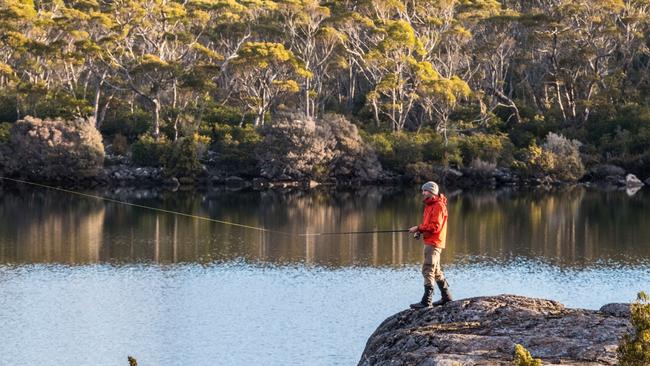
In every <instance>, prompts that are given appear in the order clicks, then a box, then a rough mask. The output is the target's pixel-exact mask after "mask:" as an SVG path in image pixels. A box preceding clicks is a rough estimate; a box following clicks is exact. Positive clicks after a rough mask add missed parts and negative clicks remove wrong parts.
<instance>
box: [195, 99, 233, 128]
mask: <svg viewBox="0 0 650 366" xmlns="http://www.w3.org/2000/svg"><path fill="white" fill-rule="evenodd" d="M203 121H205V122H207V123H208V124H211V125H219V124H228V125H231V126H237V125H239V124H240V123H241V121H242V114H241V112H240V111H238V110H237V109H235V108H232V107H228V106H224V105H221V104H218V103H210V104H209V105H208V106H206V107H205V111H204V115H203Z"/></svg>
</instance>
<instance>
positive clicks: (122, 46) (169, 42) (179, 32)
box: [106, 0, 197, 138]
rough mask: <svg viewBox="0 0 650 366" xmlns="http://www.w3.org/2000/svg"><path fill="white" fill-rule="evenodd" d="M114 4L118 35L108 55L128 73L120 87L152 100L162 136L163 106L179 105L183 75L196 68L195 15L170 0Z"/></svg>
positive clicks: (129, 0)
mask: <svg viewBox="0 0 650 366" xmlns="http://www.w3.org/2000/svg"><path fill="white" fill-rule="evenodd" d="M111 6H112V8H111V10H112V13H113V14H114V16H115V22H116V24H117V26H116V27H115V28H114V33H113V34H112V36H113V37H115V38H116V40H115V48H114V49H111V50H106V56H107V57H108V59H109V62H110V64H111V65H113V66H114V67H115V68H116V70H118V72H119V75H120V77H121V78H122V84H120V85H116V87H117V88H118V89H121V90H123V89H124V88H125V87H126V88H128V90H130V91H131V92H132V93H134V94H135V95H136V96H138V97H139V98H141V99H142V100H144V101H146V103H145V105H146V106H147V107H148V109H149V110H150V111H151V114H152V120H153V121H152V124H153V126H152V135H153V136H154V137H155V138H158V137H159V135H160V120H161V112H162V108H163V106H170V107H171V108H176V107H177V106H178V104H177V103H178V95H179V94H178V90H179V86H180V80H181V79H182V78H183V76H184V75H185V74H186V73H187V72H188V71H189V70H190V67H189V63H188V60H190V59H191V56H192V52H193V51H194V49H195V48H194V45H195V44H196V43H197V36H196V35H195V34H192V32H191V31H190V30H191V27H192V25H191V18H190V17H189V16H188V11H187V9H186V7H185V6H184V4H182V3H177V2H173V1H167V0H144V1H134V0H118V1H115V2H113V3H112V5H111ZM176 113H177V112H176ZM175 127H176V125H175ZM176 134H177V131H176Z"/></svg>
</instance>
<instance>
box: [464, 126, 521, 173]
mask: <svg viewBox="0 0 650 366" xmlns="http://www.w3.org/2000/svg"><path fill="white" fill-rule="evenodd" d="M460 151H461V154H462V157H463V164H464V165H465V166H469V165H470V164H471V163H472V161H475V160H476V159H479V160H481V161H483V162H486V163H492V164H497V163H501V165H506V166H507V165H510V163H511V162H512V151H513V147H512V143H510V140H509V139H508V137H507V136H504V135H489V134H484V133H477V134H475V135H471V136H467V137H465V138H464V139H462V140H460Z"/></svg>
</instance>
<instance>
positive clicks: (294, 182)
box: [18, 154, 650, 194]
mask: <svg viewBox="0 0 650 366" xmlns="http://www.w3.org/2000/svg"><path fill="white" fill-rule="evenodd" d="M18 178H19V177H18ZM430 179H432V180H435V181H438V182H441V183H442V185H443V186H445V187H446V188H447V189H449V190H455V189H474V188H487V189H499V188H513V189H517V188H534V187H554V186H565V185H573V184H582V185H585V186H596V187H599V188H602V189H605V190H627V191H628V193H632V194H633V193H636V191H637V190H638V189H640V188H641V187H643V186H644V185H650V178H648V179H646V181H645V182H642V181H641V180H639V179H638V178H636V177H635V176H634V175H632V174H627V173H626V172H625V170H623V169H622V168H620V167H617V166H613V165H599V166H596V167H594V168H593V169H591V170H590V171H589V172H588V173H587V174H586V175H585V177H584V178H583V179H582V180H581V181H580V182H577V183H576V182H562V181H557V180H553V179H552V178H550V177H548V176H546V177H524V176H520V175H518V174H517V173H516V172H514V171H513V170H511V169H505V168H496V169H494V170H491V171H485V170H477V169H472V168H465V169H453V168H443V167H438V168H435V169H434V176H432V177H430ZM56 183H58V185H62V186H66V187H79V188H81V187H84V188H86V187H132V188H153V187H157V188H160V187H162V188H165V189H169V190H176V189H179V188H180V189H191V188H204V187H215V186H221V187H226V188H228V189H234V190H237V189H260V190H263V189H275V188H280V189H282V188H297V189H310V188H314V187H317V186H319V185H326V186H336V187H355V186H361V185H377V186H384V185H401V184H417V183H420V182H419V181H418V180H415V181H413V180H409V179H404V178H403V177H395V176H388V177H386V178H385V179H382V180H377V181H372V182H365V181H363V182H362V181H358V180H350V179H346V178H341V179H335V180H330V181H326V182H316V181H314V180H311V179H293V178H291V177H285V178H284V179H280V180H268V179H266V178H264V177H253V178H250V177H239V176H229V175H227V174H225V173H224V172H221V171H219V170H218V169H214V168H213V167H211V166H210V164H209V162H208V163H206V164H204V165H203V169H202V173H201V174H199V175H198V176H196V177H170V176H168V175H167V174H166V173H165V171H164V169H163V168H161V167H143V166H137V165H134V164H133V163H132V162H131V161H130V159H129V158H128V157H126V156H122V155H111V154H108V155H106V157H105V161H104V169H103V170H102V172H101V173H100V174H99V175H98V176H97V177H96V178H94V179H85V180H71V181H61V182H56Z"/></svg>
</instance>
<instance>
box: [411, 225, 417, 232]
mask: <svg viewBox="0 0 650 366" xmlns="http://www.w3.org/2000/svg"><path fill="white" fill-rule="evenodd" d="M417 231H418V227H417V226H413V227H412V228H410V229H409V233H415V232H417Z"/></svg>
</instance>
